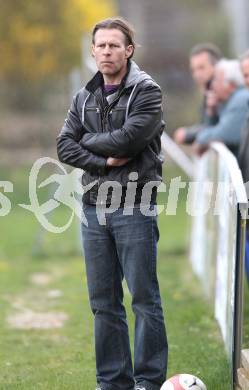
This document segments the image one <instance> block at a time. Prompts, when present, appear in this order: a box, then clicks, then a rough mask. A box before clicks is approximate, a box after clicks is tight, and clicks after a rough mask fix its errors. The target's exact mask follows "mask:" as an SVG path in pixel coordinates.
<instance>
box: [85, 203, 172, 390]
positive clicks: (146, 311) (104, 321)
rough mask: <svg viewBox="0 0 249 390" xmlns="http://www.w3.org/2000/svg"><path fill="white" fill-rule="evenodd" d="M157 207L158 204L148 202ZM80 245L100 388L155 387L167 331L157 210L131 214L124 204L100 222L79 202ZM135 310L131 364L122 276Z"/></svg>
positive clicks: (165, 350)
mask: <svg viewBox="0 0 249 390" xmlns="http://www.w3.org/2000/svg"><path fill="white" fill-rule="evenodd" d="M151 207H152V208H155V207H156V206H155V205H154V206H151ZM83 211H84V214H85V216H86V219H87V221H88V226H85V224H83V223H82V225H81V226H82V238H83V249H84V255H85V263H86V273H87V284H88V292H89V300H90V305H91V310H92V312H93V314H94V327H95V354H96V376H97V382H98V384H99V385H100V386H101V388H102V389H104V390H121V389H123V390H132V389H134V383H135V382H136V384H139V385H141V386H145V387H146V389H147V388H148V389H149V390H159V389H160V387H161V385H162V383H163V382H164V381H165V377H166V369H167V355H168V346H167V337H166V330H165V325H164V317H163V311H162V306H161V298H160V291H159V285H158V280H157V271H156V259H157V241H158V239H159V231H158V227H157V216H144V215H143V214H142V213H141V211H140V208H139V207H135V208H134V210H133V215H123V208H119V209H118V210H116V211H114V212H113V213H110V214H107V215H106V224H105V225H101V224H100V223H99V220H98V217H97V213H96V207H95V206H91V205H86V204H84V205H83ZM124 277H125V280H126V282H127V286H128V289H129V291H130V293H131V297H132V310H133V312H134V314H135V341H134V369H133V366H132V358H131V350H130V342H129V334H128V325H127V320H126V311H125V307H124V305H123V288H122V280H123V278H124Z"/></svg>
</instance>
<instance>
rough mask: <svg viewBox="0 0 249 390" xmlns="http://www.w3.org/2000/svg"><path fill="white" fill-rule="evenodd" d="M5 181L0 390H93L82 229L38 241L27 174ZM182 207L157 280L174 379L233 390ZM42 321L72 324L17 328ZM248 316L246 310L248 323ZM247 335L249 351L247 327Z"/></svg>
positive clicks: (162, 251) (166, 221)
mask: <svg viewBox="0 0 249 390" xmlns="http://www.w3.org/2000/svg"><path fill="white" fill-rule="evenodd" d="M0 178H1V180H11V181H12V182H13V184H14V193H13V194H10V195H9V198H10V199H11V202H12V210H11V212H10V213H9V215H8V216H6V217H1V220H0V223H1V244H0V305H1V311H0V316H1V320H0V340H1V348H0V389H1V390H2V389H4V390H5V389H6V390H7V389H8V390H12V389H13V390H14V389H22V390H30V389H44V390H62V389H68V390H80V389H82V390H92V389H94V388H95V360H94V350H93V341H94V340H93V318H92V315H91V312H90V308H89V303H88V297H87V287H86V275H85V267H84V260H83V258H82V256H81V253H80V245H79V244H78V242H77V241H78V238H79V233H78V230H77V229H78V227H79V226H78V224H77V223H74V224H73V225H72V226H71V228H70V229H69V230H67V231H66V232H65V233H62V234H59V235H56V234H52V233H44V235H43V234H41V232H40V233H39V224H38V222H37V221H36V219H35V217H34V215H33V214H31V213H30V212H28V211H26V210H24V209H21V208H20V207H19V206H17V204H18V203H19V202H20V203H28V198H27V192H28V190H27V186H28V171H27V170H26V169H22V168H19V169H15V170H5V171H3V172H1V177H0ZM184 207H185V204H184V196H182V197H181V200H180V203H179V207H178V210H177V216H165V215H160V218H159V224H160V242H159V259H158V275H159V281H160V286H161V294H162V300H163V306H164V312H165V318H166V324H167V332H168V339H169V348H170V350H169V369H168V376H171V375H173V374H175V373H183V372H186V373H193V374H196V375H198V376H199V377H201V378H202V379H203V381H204V382H205V383H206V385H207V388H208V390H228V389H230V381H229V367H228V363H227V359H226V355H225V352H224V348H223V343H222V340H221V336H220V332H219V330H218V327H217V324H216V322H215V320H214V318H213V312H212V309H211V308H210V306H209V304H208V302H206V300H205V298H204V297H203V296H202V292H201V286H200V284H199V282H198V280H197V279H196V278H195V277H194V276H193V274H192V272H191V268H190V266H189V263H188V261H187V239H188V235H187V232H188V230H189V220H188V218H187V216H186V213H185V209H184ZM67 217H68V211H67V210H65V209H64V208H63V206H60V208H59V210H58V211H57V212H56V214H55V215H54V220H56V222H60V223H62V224H63V223H64V222H65V221H66V219H67ZM38 243H41V244H42V245H41V246H39V247H37V245H38ZM35 249H37V250H38V253H37V255H36V256H35V255H34V253H36V252H37V251H35ZM38 254H39V256H38ZM124 291H125V304H126V308H127V315H128V321H129V326H130V337H131V344H132V345H133V326H134V318H133V314H132V311H131V309H130V296H129V294H128V292H127V287H126V285H125V284H124ZM247 298H248V297H247ZM247 301H248V300H247ZM37 313H43V314H44V313H47V314H49V313H50V314H51V315H55V316H56V314H58V313H61V315H65V316H67V319H65V322H64V326H63V327H61V328H54V329H18V328H16V326H18V317H17V315H21V314H26V315H27V316H28V315H31V317H32V315H34V314H36V315H37ZM248 314H249V313H248V307H246V315H247V318H248ZM13 323H14V325H13ZM43 324H44V323H43ZM245 333H246V335H247V336H245V342H247V344H248V342H249V340H248V339H249V336H248V335H249V327H248V325H246V329H245Z"/></svg>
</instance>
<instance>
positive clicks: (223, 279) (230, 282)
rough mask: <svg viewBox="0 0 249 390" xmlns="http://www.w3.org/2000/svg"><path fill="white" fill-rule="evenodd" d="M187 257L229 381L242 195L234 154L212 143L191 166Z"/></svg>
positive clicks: (235, 343) (236, 353)
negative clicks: (220, 342)
mask: <svg viewBox="0 0 249 390" xmlns="http://www.w3.org/2000/svg"><path fill="white" fill-rule="evenodd" d="M194 180H195V182H196V191H195V196H194V199H193V201H194V202H198V209H199V210H203V213H199V215H198V216H195V217H192V235H191V248H190V261H191V264H192V267H193V270H194V272H195V273H196V274H197V275H198V277H199V278H200V280H201V283H202V286H203V290H204V292H205V294H206V296H207V297H208V298H209V299H210V301H211V302H212V303H213V305H214V313H215V317H216V319H217V321H218V323H219V325H220V328H221V333H222V336H223V339H224V343H225V348H226V351H227V354H228V357H229V360H230V363H231V373H232V380H233V384H234V385H235V383H236V382H237V369H238V367H239V366H240V353H241V344H242V326H243V274H244V253H245V227H246V217H247V195H246V192H245V187H244V183H243V180H242V176H241V171H240V169H239V167H238V164H237V160H236V158H235V157H234V155H233V154H232V153H231V152H230V151H229V150H228V149H227V148H226V146H224V145H223V144H221V143H218V142H217V143H213V144H211V145H210V148H209V150H208V151H207V152H206V153H205V154H204V155H203V156H202V157H201V158H200V159H199V160H197V161H196V164H195V179H194Z"/></svg>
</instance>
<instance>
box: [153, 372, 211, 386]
mask: <svg viewBox="0 0 249 390" xmlns="http://www.w3.org/2000/svg"><path fill="white" fill-rule="evenodd" d="M160 390H207V387H206V386H205V385H204V383H203V382H202V381H201V380H200V379H199V378H197V377H196V376H194V375H190V374H180V375H175V376H173V377H172V378H170V379H168V380H167V381H166V382H164V384H163V385H162V387H161V389H160Z"/></svg>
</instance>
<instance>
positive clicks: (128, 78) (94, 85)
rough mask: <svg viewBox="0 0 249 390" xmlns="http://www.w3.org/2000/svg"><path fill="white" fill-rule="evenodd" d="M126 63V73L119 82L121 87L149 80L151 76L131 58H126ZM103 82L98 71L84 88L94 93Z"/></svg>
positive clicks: (128, 86)
mask: <svg viewBox="0 0 249 390" xmlns="http://www.w3.org/2000/svg"><path fill="white" fill-rule="evenodd" d="M127 65H128V69H127V73H126V75H125V76H124V78H123V80H122V82H121V85H122V87H123V88H130V87H133V86H134V85H135V84H138V83H140V82H141V81H143V80H151V77H150V76H149V75H148V74H147V73H145V72H143V71H141V70H140V69H139V67H138V65H137V64H136V63H135V62H134V61H133V60H128V64H127ZM103 83H104V79H103V75H102V73H101V72H100V71H98V72H97V73H96V74H95V75H94V77H93V78H92V79H91V80H90V81H89V82H88V83H87V85H86V89H87V90H88V91H89V92H92V93H94V92H95V91H96V90H97V89H98V88H99V87H101V86H102V85H103Z"/></svg>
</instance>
